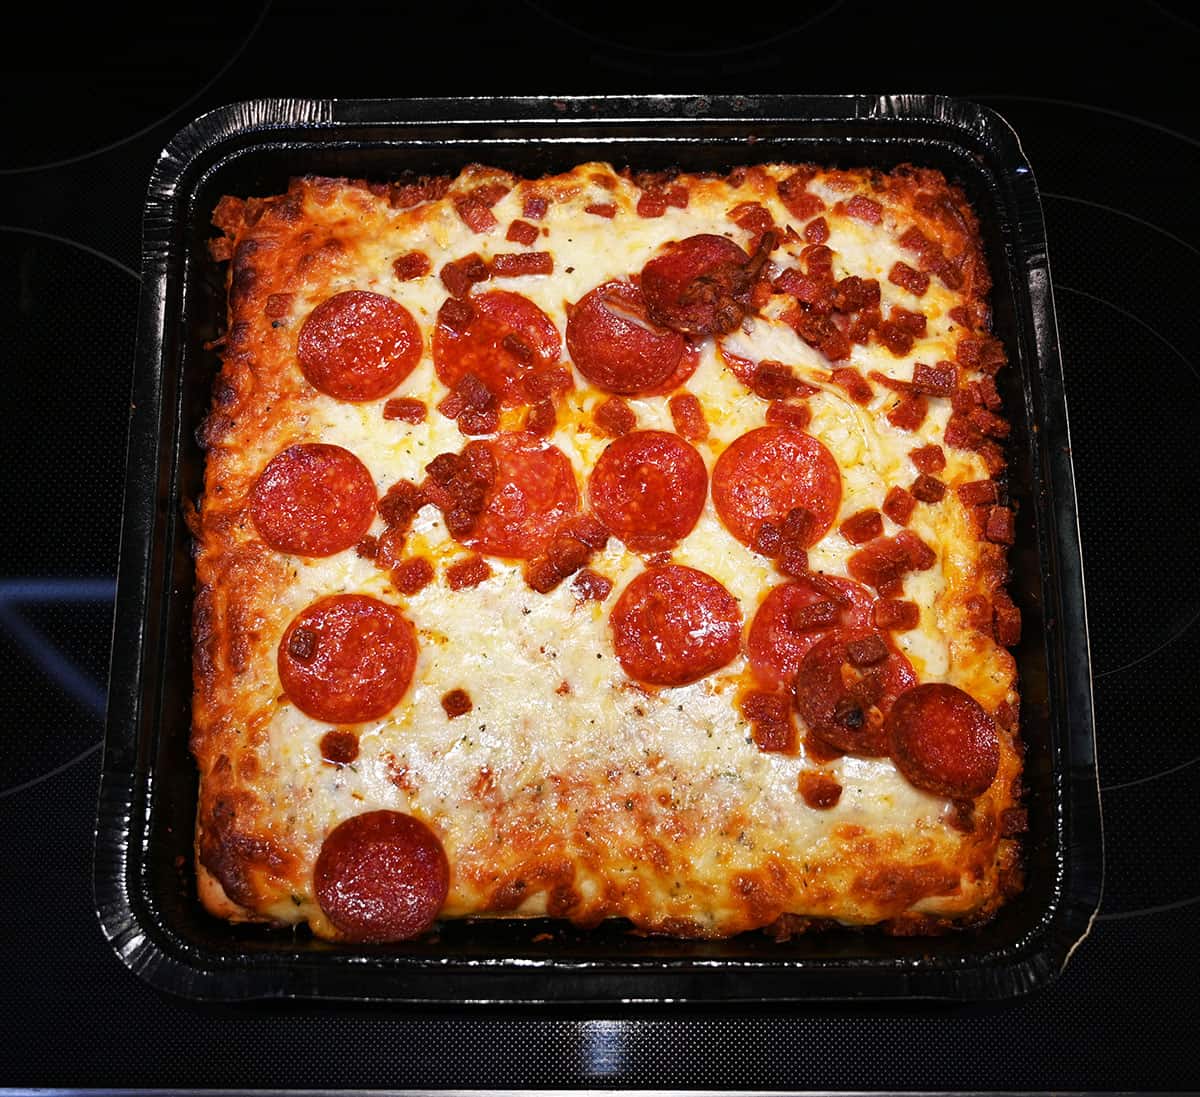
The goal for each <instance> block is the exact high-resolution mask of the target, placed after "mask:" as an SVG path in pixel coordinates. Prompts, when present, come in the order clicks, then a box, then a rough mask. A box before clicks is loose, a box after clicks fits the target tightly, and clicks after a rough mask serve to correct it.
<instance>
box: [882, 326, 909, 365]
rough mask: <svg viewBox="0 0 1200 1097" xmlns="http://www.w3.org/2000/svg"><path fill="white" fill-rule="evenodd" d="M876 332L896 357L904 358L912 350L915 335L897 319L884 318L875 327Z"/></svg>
mask: <svg viewBox="0 0 1200 1097" xmlns="http://www.w3.org/2000/svg"><path fill="white" fill-rule="evenodd" d="M875 334H876V336H877V337H878V339H879V341H880V342H881V343H882V344H883V345H884V346H885V347H887V349H888V350H889V351H891V353H892V354H893V355H894V356H895V357H896V358H903V357H904V356H905V355H906V354H907V353H908V352H909V351H910V350H912V346H913V337H912V336H911V335H910V334H909V333H908V332H907V331H905V330H904V329H903V328H902V327H900V326H899V325H898V324H897V323H895V321H892V320H884V321H883V322H882V323H881V324H879V325H878V326H877V327H876V328H875Z"/></svg>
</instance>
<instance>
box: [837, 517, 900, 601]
mask: <svg viewBox="0 0 1200 1097" xmlns="http://www.w3.org/2000/svg"><path fill="white" fill-rule="evenodd" d="M885 506H886V504H885ZM846 569H847V570H848V571H849V572H850V574H851V576H853V577H854V578H855V579H857V580H858V581H859V582H860V583H865V584H866V585H867V586H869V587H874V588H875V590H876V591H878V592H879V594H881V595H882V596H883V597H885V598H890V597H891V596H892V595H894V594H899V593H900V590H901V587H902V586H903V582H904V576H905V574H906V573H907V572H908V571H909V570H910V568H909V560H908V553H907V552H905V550H904V548H903V547H902V546H900V545H898V544H897V543H896V542H895V541H894V540H893V539H892V538H889V537H880V538H878V539H877V540H875V541H872V542H871V543H870V544H867V545H864V546H863V547H862V548H860V549H859V550H858V552H856V553H854V554H853V555H852V556H851V557H850V558H849V560H847V561H846Z"/></svg>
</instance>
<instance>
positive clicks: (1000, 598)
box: [992, 590, 1021, 648]
mask: <svg viewBox="0 0 1200 1097" xmlns="http://www.w3.org/2000/svg"><path fill="white" fill-rule="evenodd" d="M992 608H993V610H994V612H995V615H996V616H995V637H996V643H997V644H999V645H1000V646H1001V647H1005V648H1012V647H1016V646H1017V644H1019V643H1020V642H1021V611H1020V610H1019V609H1017V607H1016V606H1015V605H1014V604H1013V600H1012V599H1011V598H1010V597H1009V596H1008V595H1007V594H1006V593H1005V592H1004V591H1002V590H1000V591H997V592H996V593H995V594H994V595H993V596H992Z"/></svg>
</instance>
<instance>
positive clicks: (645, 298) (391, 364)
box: [191, 163, 1025, 942]
mask: <svg viewBox="0 0 1200 1097" xmlns="http://www.w3.org/2000/svg"><path fill="white" fill-rule="evenodd" d="M213 222H214V224H215V226H216V227H217V229H218V230H219V233H220V234H219V235H218V236H216V237H214V239H213V240H212V241H211V243H210V247H211V252H212V255H213V257H214V259H215V260H216V261H218V262H222V263H227V264H228V283H227V284H228V316H227V324H226V329H225V331H224V334H223V335H222V336H221V338H220V339H219V340H218V341H217V343H216V345H215V349H216V350H217V351H218V352H219V355H220V358H221V368H220V371H219V375H218V376H217V378H216V380H215V383H214V389H213V400H212V407H211V410H210V413H209V415H208V417H207V419H206V421H205V424H204V426H203V429H202V432H201V434H202V442H203V445H204V448H205V455H206V465H205V478H204V487H203V494H202V497H201V498H200V499H199V500H198V502H197V506H196V509H195V512H194V514H193V515H192V516H191V517H192V523H191V524H192V531H193V534H194V539H195V556H196V594H195V606H194V614H193V676H194V696H193V721H192V733H191V748H192V753H193V756H194V758H195V760H196V764H197V767H198V769H199V776H200V783H199V789H200V793H199V803H198V807H197V814H196V833H195V851H196V872H197V880H198V889H199V894H200V897H201V900H202V902H203V903H204V905H205V906H206V907H207V908H208V909H209V910H210V911H211V912H212V913H214V914H215V915H217V916H219V917H222V918H228V919H232V920H235V921H245V920H254V921H266V922H270V923H275V924H278V925H281V926H297V925H303V924H307V926H308V927H309V928H310V930H311V932H312V933H313V934H315V935H316V936H318V937H321V938H326V939H331V940H340V941H348V942H396V941H404V940H408V939H411V938H414V937H417V936H419V935H421V934H424V933H426V932H427V931H429V930H430V929H431V928H432V927H434V926H435V925H436V924H437V923H438V922H439V921H440V920H445V919H459V918H500V917H502V918H535V917H550V918H555V919H564V920H567V921H569V922H571V923H573V924H575V925H577V926H580V927H594V926H596V925H598V924H600V923H601V922H603V921H605V920H606V919H621V920H624V922H625V923H626V924H628V925H629V926H630V927H632V928H633V929H635V930H637V931H640V932H645V933H653V934H663V935H670V936H677V937H697V938H716V937H726V936H730V935H733V934H737V933H742V932H746V931H753V930H761V931H766V932H768V933H770V934H772V935H774V936H776V937H786V936H788V935H790V934H794V933H798V932H803V931H806V930H812V929H818V928H823V927H829V926H837V925H841V926H853V927H876V928H879V929H882V930H883V931H886V932H891V933H906V934H912V933H937V932H943V931H947V930H951V929H958V928H965V927H970V926H975V925H979V924H981V923H983V922H986V921H987V920H989V919H990V918H991V917H993V916H994V914H995V912H996V911H997V909H998V908H999V907H1000V906H1001V905H1002V904H1003V903H1004V902H1005V901H1006V899H1008V898H1009V897H1010V896H1012V895H1013V894H1014V893H1015V892H1016V891H1017V890H1019V889H1020V887H1021V882H1022V881H1021V867H1020V844H1019V836H1020V832H1021V831H1022V829H1023V827H1024V819H1025V815H1024V811H1023V809H1022V807H1021V803H1020V795H1021V766H1022V748H1021V741H1020V731H1019V720H1018V700H1019V697H1018V683H1017V678H1016V669H1015V662H1014V659H1013V656H1012V654H1011V652H1010V651H1009V650H1008V649H1009V648H1011V647H1012V646H1014V645H1015V644H1016V643H1017V641H1018V639H1019V635H1020V614H1019V611H1018V609H1017V608H1016V606H1015V605H1014V604H1013V601H1012V599H1011V598H1010V596H1009V594H1008V593H1007V590H1006V586H1007V582H1008V575H1009V573H1008V561H1007V555H1008V548H1009V546H1010V545H1011V544H1012V543H1013V541H1014V539H1015V529H1016V526H1015V515H1014V511H1013V509H1012V507H1011V506H1010V503H1009V499H1008V494H1007V488H1006V477H1005V474H1006V455H1005V448H1004V447H1005V439H1006V437H1007V436H1008V433H1009V426H1010V424H1009V422H1008V420H1007V419H1006V417H1005V415H1004V409H1003V406H1002V401H1001V397H1000V395H999V392H998V390H997V387H996V383H995V377H996V374H997V373H998V372H999V371H1000V370H1001V369H1002V368H1004V367H1005V364H1006V356H1005V352H1004V348H1003V345H1002V344H1001V343H1000V341H999V340H998V339H996V338H995V337H994V335H993V334H992V333H991V330H990V329H991V322H990V321H991V314H990V308H989V303H988V301H989V293H990V289H991V279H990V276H989V271H988V268H987V263H986V260H985V256H984V252H983V249H982V244H981V234H980V228H979V223H978V220H977V217H976V214H975V213H974V211H973V210H972V208H971V206H970V203H969V201H968V200H967V198H966V196H965V194H964V192H963V191H962V190H961V189H960V188H959V187H958V186H957V185H955V184H954V183H953V182H951V181H949V180H948V179H947V178H945V177H944V176H943V175H942V174H941V173H939V172H937V171H934V170H931V169H928V168H922V167H917V166H913V165H903V166H900V167H897V168H894V169H891V170H888V171H881V170H868V169H859V168H854V169H845V168H835V167H830V166H824V165H818V164H782V163H765V164H760V165H755V166H752V167H736V168H733V169H732V170H730V171H728V172H726V173H711V174H710V173H686V172H657V173H638V172H634V171H632V170H628V169H622V170H617V169H616V168H614V167H613V166H612V165H609V164H605V163H585V164H579V165H577V166H575V167H574V168H573V169H571V170H570V171H566V172H563V173H560V174H556V175H550V176H545V177H541V178H520V177H518V176H516V175H514V174H512V173H510V172H507V171H502V170H499V169H496V168H491V167H487V166H482V165H469V166H467V167H465V168H463V169H462V170H461V171H460V172H459V174H458V175H457V176H454V177H449V176H445V177H414V178H408V179H404V180H398V181H390V182H379V181H366V180H355V179H344V178H327V177H315V176H314V177H303V178H297V179H295V180H293V181H292V183H291V184H290V185H289V187H288V189H287V191H286V193H282V194H275V195H271V196H265V197H256V198H235V197H231V196H230V197H226V198H224V199H222V200H221V202H220V203H219V205H218V207H217V209H216V210H215V212H214V215H213Z"/></svg>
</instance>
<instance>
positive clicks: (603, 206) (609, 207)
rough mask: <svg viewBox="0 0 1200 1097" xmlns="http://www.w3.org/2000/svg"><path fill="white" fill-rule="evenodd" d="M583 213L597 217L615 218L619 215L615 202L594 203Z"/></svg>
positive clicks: (584, 209) (585, 207) (586, 207)
mask: <svg viewBox="0 0 1200 1097" xmlns="http://www.w3.org/2000/svg"><path fill="white" fill-rule="evenodd" d="M583 212H584V213H590V214H593V215H594V216H596V217H608V218H613V217H616V215H617V206H616V203H615V202H594V203H593V204H592V205H590V206H584V207H583Z"/></svg>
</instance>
